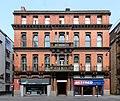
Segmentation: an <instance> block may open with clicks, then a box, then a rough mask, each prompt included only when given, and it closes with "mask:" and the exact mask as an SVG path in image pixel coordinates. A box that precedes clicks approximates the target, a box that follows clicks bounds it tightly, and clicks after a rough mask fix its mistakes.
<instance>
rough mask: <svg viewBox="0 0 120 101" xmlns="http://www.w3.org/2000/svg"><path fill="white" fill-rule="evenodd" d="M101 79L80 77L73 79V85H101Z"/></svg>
mask: <svg viewBox="0 0 120 101" xmlns="http://www.w3.org/2000/svg"><path fill="white" fill-rule="evenodd" d="M103 84H104V81H103V79H92V80H91V79H90V80H89V79H82V80H80V79H79V80H74V85H103Z"/></svg>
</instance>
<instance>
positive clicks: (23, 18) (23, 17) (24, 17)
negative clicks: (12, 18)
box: [22, 16, 26, 24]
mask: <svg viewBox="0 0 120 101" xmlns="http://www.w3.org/2000/svg"><path fill="white" fill-rule="evenodd" d="M22 24H26V16H22Z"/></svg>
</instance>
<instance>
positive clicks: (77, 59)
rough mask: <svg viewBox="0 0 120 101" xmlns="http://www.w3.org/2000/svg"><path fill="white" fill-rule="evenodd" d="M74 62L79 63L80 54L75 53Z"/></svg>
mask: <svg viewBox="0 0 120 101" xmlns="http://www.w3.org/2000/svg"><path fill="white" fill-rule="evenodd" d="M74 63H79V55H74Z"/></svg>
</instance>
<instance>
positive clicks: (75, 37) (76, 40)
mask: <svg viewBox="0 0 120 101" xmlns="http://www.w3.org/2000/svg"><path fill="white" fill-rule="evenodd" d="M78 46H79V33H74V47H78Z"/></svg>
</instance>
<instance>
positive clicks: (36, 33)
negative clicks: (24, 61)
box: [33, 32, 39, 47]
mask: <svg viewBox="0 0 120 101" xmlns="http://www.w3.org/2000/svg"><path fill="white" fill-rule="evenodd" d="M35 36H37V40H34V38H35ZM38 41H39V37H38V32H33V47H38V45H39V42H38ZM36 42H37V46H35V43H36Z"/></svg>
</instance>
